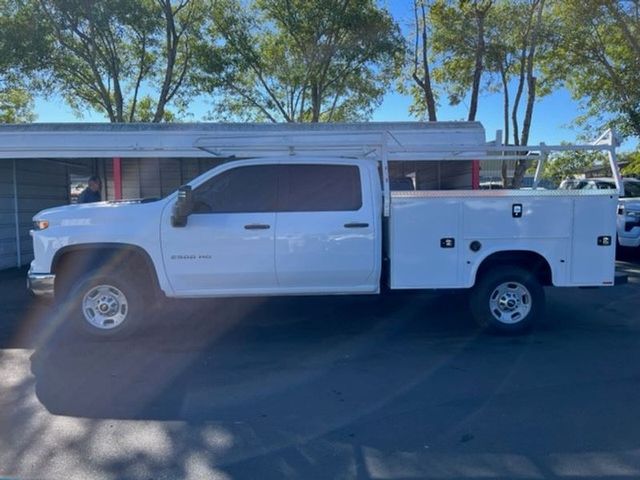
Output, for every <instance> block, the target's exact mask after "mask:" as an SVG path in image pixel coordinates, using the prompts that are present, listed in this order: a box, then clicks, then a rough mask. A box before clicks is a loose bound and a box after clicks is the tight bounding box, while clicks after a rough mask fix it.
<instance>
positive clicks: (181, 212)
mask: <svg viewBox="0 0 640 480" xmlns="http://www.w3.org/2000/svg"><path fill="white" fill-rule="evenodd" d="M192 194H193V191H192V189H191V186H190V185H184V186H182V187H180V188H179V189H178V200H176V203H175V204H174V205H173V212H172V215H171V226H173V227H186V226H187V219H188V218H189V215H190V214H191V212H193V196H192Z"/></svg>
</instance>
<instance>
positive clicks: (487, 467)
mask: <svg viewBox="0 0 640 480" xmlns="http://www.w3.org/2000/svg"><path fill="white" fill-rule="evenodd" d="M621 267H622V268H623V269H625V270H626V271H628V273H629V274H630V275H631V276H632V277H633V278H632V279H631V280H632V282H631V283H630V284H629V285H626V286H623V287H619V288H621V289H622V290H620V291H619V293H615V294H613V293H612V291H611V290H610V289H599V290H574V289H572V290H568V291H566V292H559V293H552V292H551V291H550V292H549V294H550V297H551V298H550V305H549V309H548V310H549V311H548V313H547V316H548V317H549V325H548V326H543V327H541V328H540V329H538V330H537V331H536V332H535V333H534V334H532V335H528V336H521V337H496V336H490V335H486V334H483V333H482V332H480V331H479V330H478V329H477V328H476V327H475V326H474V324H473V322H472V320H471V319H470V317H469V315H468V311H467V297H466V295H465V294H464V293H449V294H437V295H436V294H399V295H392V296H390V297H389V298H387V299H385V300H384V301H379V300H378V299H376V298H375V297H333V298H321V297H312V298H277V299H276V298H272V299H235V300H225V301H197V302H182V301H176V302H170V303H168V304H167V305H163V306H162V307H161V308H158V309H156V311H155V312H154V313H153V314H152V315H150V318H149V319H148V320H149V325H148V326H147V328H146V329H145V330H143V331H142V332H141V333H140V334H138V335H136V336H135V337H132V338H129V339H126V340H121V341H108V342H104V341H96V340H91V339H85V338H81V337H78V336H77V335H75V334H74V333H72V332H71V331H70V330H68V329H66V328H63V326H59V327H56V328H49V329H47V328H46V327H47V326H51V325H62V324H63V323H64V319H63V318H56V314H55V312H53V313H51V312H50V311H49V309H48V308H45V307H38V308H35V310H34V311H35V312H36V313H37V315H36V314H34V317H35V316H38V315H39V318H33V319H31V320H30V323H29V325H30V327H33V328H36V326H38V325H39V326H40V328H43V329H45V330H46V331H47V332H49V333H48V334H46V335H40V336H39V337H38V338H39V340H38V341H37V342H35V343H34V344H33V347H35V349H34V353H33V354H32V356H31V372H32V374H33V380H34V381H30V382H29V383H28V384H27V383H25V384H24V385H23V387H21V388H24V389H25V392H27V391H31V389H32V388H33V386H34V383H35V394H36V397H37V400H38V402H39V403H40V404H41V405H42V406H44V407H45V408H46V410H47V411H48V412H49V413H51V414H53V416H50V418H51V419H54V420H52V421H56V420H55V419H60V418H69V417H72V418H78V417H79V418H80V419H88V420H89V421H90V425H92V427H91V428H90V429H89V431H88V432H89V433H87V434H86V440H87V441H90V440H91V439H92V438H94V437H93V436H96V438H97V435H98V434H97V433H96V432H97V431H98V430H99V431H100V432H102V433H101V435H102V434H103V433H104V429H106V428H107V427H108V426H109V425H106V424H105V423H107V424H110V423H112V422H110V420H112V419H113V420H114V422H113V423H114V424H115V428H121V429H124V428H125V427H123V426H122V425H123V424H127V425H130V422H126V421H127V420H145V421H148V420H151V421H155V420H160V421H167V423H161V424H153V425H154V426H153V428H152V426H151V424H150V423H149V422H137V423H135V425H134V426H132V427H131V428H133V429H134V430H135V429H143V430H144V432H147V433H148V432H156V433H157V434H158V435H159V438H165V439H168V440H169V442H170V443H169V444H171V445H175V446H176V449H175V450H172V451H171V452H170V453H169V454H168V455H169V458H168V459H165V460H163V462H173V463H176V464H177V465H181V467H180V468H184V469H186V465H187V463H188V462H187V460H188V459H189V458H190V454H191V453H193V452H203V454H206V455H210V459H209V460H208V462H209V463H208V465H209V466H210V467H211V468H214V467H215V468H216V469H222V471H224V472H225V474H228V475H230V476H231V477H237V478H252V477H253V478H255V477H256V475H257V473H256V472H264V473H265V475H264V476H263V478H283V477H290V478H334V477H339V476H345V475H346V476H351V477H352V478H428V477H429V474H433V473H434V472H435V473H438V472H440V473H439V474H438V475H436V476H437V477H438V478H448V479H455V478H469V477H474V478H475V477H477V475H476V474H478V472H484V474H486V475H485V477H486V478H564V477H566V475H565V473H566V472H569V473H568V474H567V475H569V476H571V475H573V476H574V477H575V476H576V475H578V474H579V473H580V472H581V471H584V472H587V473H588V474H589V475H591V476H592V473H593V472H594V471H599V472H601V473H602V478H605V477H607V476H608V474H611V475H614V474H615V475H614V476H616V478H633V476H634V475H635V473H637V472H640V456H639V454H637V452H638V451H640V450H638V449H640V441H639V440H638V436H637V422H636V421H635V419H637V418H638V415H640V397H639V396H638V395H639V394H638V392H640V389H639V388H638V385H640V374H639V373H638V368H637V361H634V359H635V360H637V352H638V348H640V319H636V318H635V317H634V316H633V315H631V316H629V315H627V316H626V317H621V312H626V311H629V310H633V309H637V305H638V302H639V301H640V299H639V298H638V293H637V289H638V279H639V278H640V272H639V268H638V262H635V261H634V262H627V263H624V264H621ZM634 311H637V310H634ZM16 395H18V396H20V395H27V394H26V393H20V392H17V393H16ZM29 408H31V407H29ZM23 409H27V410H28V408H27V407H24V408H23ZM27 410H25V413H23V414H21V413H19V412H14V414H13V415H14V418H19V417H20V415H25V416H27V417H28V416H29V415H31V414H30V413H29V411H27ZM57 416H63V417H57ZM103 420H107V422H104V421H103ZM119 420H124V421H125V422H119V423H117V422H116V421H119ZM82 421H83V422H84V421H85V420H82ZM172 421H178V422H179V423H173V422H172ZM74 425H75V424H74ZM119 425H120V426H119ZM185 425H186V427H185ZM154 429H155V430H154ZM158 429H160V430H158ZM94 430H95V431H94ZM160 434H161V435H160ZM92 435H93V436H92ZM83 438H84V437H83ZM136 438H137V437H136ZM145 438H146V437H145ZM77 441H78V440H74V442H77ZM132 441H133V440H132ZM136 441H137V440H136ZM63 448H64V446H63ZM69 448H70V447H69ZM140 462H142V463H140ZM145 462H147V463H145ZM154 462H156V463H157V462H158V461H157V460H155V459H154V458H152V456H146V457H141V458H140V459H139V460H138V463H139V464H143V465H145V464H146V465H147V466H148V467H149V468H150V469H152V470H153V468H156V467H157V468H160V467H161V466H166V465H167V463H158V464H157V465H156V463H154ZM123 465H125V464H123ZM282 465H286V466H287V468H289V469H290V471H289V472H290V474H283V471H282V470H281V468H282ZM585 465H586V466H589V465H590V466H591V467H589V468H592V469H591V470H589V468H586V467H585ZM583 467H584V468H583ZM113 468H115V467H113ZM118 468H120V467H118ZM123 468H124V467H123ZM580 468H583V470H580ZM442 469H444V470H442ZM593 469H595V470H593ZM185 471H186V470H185ZM219 471H220V470H219ZM267 472H269V473H268V474H267ZM347 472H351V473H349V475H347ZM354 472H355V474H354ZM469 472H471V473H473V475H472V474H470V473H469ZM487 472H489V473H491V475H489V474H488V473H487ZM563 472H564V473H563ZM571 472H573V473H571ZM612 472H613V473H612ZM620 472H631V473H629V475H626V474H624V475H623V474H621V473H620ZM182 473H183V474H184V472H182ZM492 475H493V476H492ZM180 476H184V475H181V474H179V475H178V476H176V478H179V477H180ZM578 476H579V475H578ZM136 478H138V477H136ZM140 478H142V477H140ZM145 478H146V477H145ZM611 478H613V477H611Z"/></svg>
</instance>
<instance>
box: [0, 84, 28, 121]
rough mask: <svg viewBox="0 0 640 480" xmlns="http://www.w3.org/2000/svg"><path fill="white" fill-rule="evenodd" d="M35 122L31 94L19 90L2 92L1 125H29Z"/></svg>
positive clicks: (0, 93)
mask: <svg viewBox="0 0 640 480" xmlns="http://www.w3.org/2000/svg"><path fill="white" fill-rule="evenodd" d="M34 120H35V115H34V113H33V99H32V97H31V95H30V93H29V92H28V91H26V90H23V89H19V88H9V89H6V90H3V91H0V123H27V122H32V121H34Z"/></svg>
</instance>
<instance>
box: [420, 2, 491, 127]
mask: <svg viewBox="0 0 640 480" xmlns="http://www.w3.org/2000/svg"><path fill="white" fill-rule="evenodd" d="M492 6H493V0H459V1H458V2H455V3H454V2H448V1H446V0H436V1H435V2H434V3H433V5H431V8H430V12H429V19H430V22H431V28H432V30H433V34H432V45H433V52H434V56H436V57H438V58H439V62H438V66H437V68H435V69H434V72H433V75H434V78H435V80H436V81H437V82H438V83H441V84H443V85H444V86H445V89H446V91H447V94H448V96H449V103H450V104H451V105H457V104H459V103H460V102H461V101H462V100H463V99H464V98H465V97H466V96H467V94H469V97H470V102H469V111H468V115H467V120H469V121H473V120H475V119H476V115H477V111H478V99H479V94H480V81H481V78H482V74H483V72H484V68H485V64H484V61H485V54H486V38H485V34H486V31H485V29H486V22H487V15H488V14H489V12H490V10H491V8H492Z"/></svg>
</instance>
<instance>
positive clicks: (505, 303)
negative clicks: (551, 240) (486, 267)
mask: <svg viewBox="0 0 640 480" xmlns="http://www.w3.org/2000/svg"><path fill="white" fill-rule="evenodd" d="M544 305H545V296H544V289H543V288H542V285H541V284H540V282H539V280H538V279H537V278H536V277H535V276H534V275H532V274H531V273H529V272H528V271H527V270H524V269H522V268H518V267H496V268H495V269H493V270H491V271H488V272H487V273H485V274H484V275H483V276H482V277H481V278H480V279H479V281H478V283H477V284H476V286H475V287H474V288H473V291H472V292H471V311H472V313H473V316H474V318H475V320H476V321H477V322H478V324H479V325H480V326H482V327H483V328H488V329H490V330H493V331H496V332H504V333H521V332H524V331H527V330H529V329H530V328H531V327H532V326H533V325H534V324H535V323H536V322H538V321H539V320H540V317H541V316H542V314H543V312H544Z"/></svg>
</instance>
